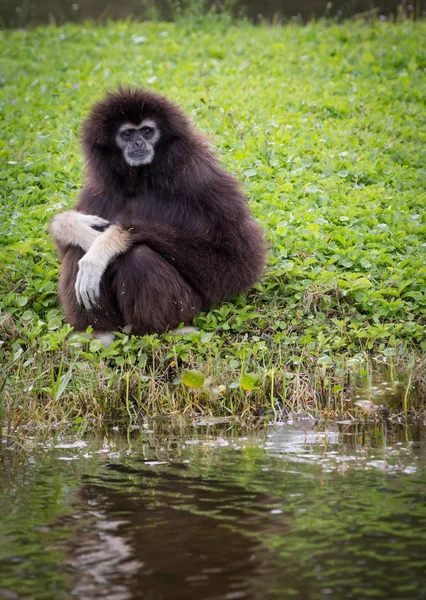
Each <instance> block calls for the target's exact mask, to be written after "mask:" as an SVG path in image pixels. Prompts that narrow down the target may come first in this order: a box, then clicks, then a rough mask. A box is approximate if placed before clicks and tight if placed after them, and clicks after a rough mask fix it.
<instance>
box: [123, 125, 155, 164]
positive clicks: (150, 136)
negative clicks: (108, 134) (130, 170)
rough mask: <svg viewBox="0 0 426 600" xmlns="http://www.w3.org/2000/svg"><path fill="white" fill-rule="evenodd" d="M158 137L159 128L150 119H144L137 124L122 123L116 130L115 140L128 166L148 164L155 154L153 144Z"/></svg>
mask: <svg viewBox="0 0 426 600" xmlns="http://www.w3.org/2000/svg"><path fill="white" fill-rule="evenodd" d="M159 139H160V130H159V128H158V126H157V124H156V123H155V121H153V120H152V119H144V120H143V121H142V122H141V123H139V125H133V124H132V123H124V124H123V125H121V127H120V128H119V130H118V133H117V135H116V138H115V141H116V143H117V146H118V147H119V148H120V150H121V151H122V153H123V158H124V160H125V161H126V163H127V164H128V165H129V166H130V167H140V166H142V165H149V164H150V163H151V162H152V161H153V160H154V156H155V145H156V144H157V142H158V140H159Z"/></svg>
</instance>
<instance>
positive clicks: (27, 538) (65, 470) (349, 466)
mask: <svg viewBox="0 0 426 600" xmlns="http://www.w3.org/2000/svg"><path fill="white" fill-rule="evenodd" d="M425 439H426V436H425V429H424V427H423V426H422V425H421V424H417V425H415V426H412V427H406V426H404V425H402V424H397V423H393V424H392V423H390V422H389V421H382V420H376V421H374V422H370V423H368V424H360V423H341V424H335V425H333V426H329V427H325V426H324V425H316V424H315V422H314V421H313V420H311V419H305V420H301V421H299V422H296V423H294V424H279V425H276V426H271V427H264V426H261V425H259V426H257V427H255V428H252V429H251V430H246V429H243V428H239V427H238V426H234V425H231V424H230V423H213V424H212V423H207V422H202V421H200V422H198V423H193V424H191V425H187V426H183V425H182V426H179V425H178V424H171V423H169V422H162V421H159V422H156V421H155V422H153V423H152V424H151V425H150V428H146V427H145V428H144V427H142V428H140V429H133V430H130V431H125V432H119V431H112V432H107V433H104V434H103V435H100V436H98V437H97V438H96V437H95V438H92V439H81V438H80V439H79V438H66V439H59V440H57V441H55V442H52V443H50V444H42V443H41V442H40V443H38V442H37V441H35V440H33V441H22V443H21V447H17V446H16V442H15V443H14V444H13V445H10V442H9V443H8V444H6V443H3V444H2V446H1V450H0V469H1V471H0V473H1V475H0V598H6V599H15V598H20V599H29V598H31V599H43V600H48V599H55V600H58V599H68V598H79V599H85V600H90V599H92V598H93V599H94V598H108V599H109V600H127V599H131V598H144V599H149V600H162V599H168V600H169V599H170V600H171V599H173V600H180V599H182V600H207V599H209V600H219V599H223V600H225V599H227V600H237V599H240V598H241V599H262V600H263V599H265V600H268V599H280V600H283V599H284V600H285V599H287V598H288V599H300V600H302V599H303V600H308V599H317V598H318V599H319V598H324V599H326V598H327V599H329V598H332V599H335V600H337V599H349V598H354V599H356V600H360V599H364V598H365V599H370V598H385V599H387V600H390V599H392V600H396V599H399V598H400V599H405V600H406V599H408V598H409V599H410V600H416V599H419V600H420V599H421V598H422V599H424V598H426V578H425V574H426V442H425Z"/></svg>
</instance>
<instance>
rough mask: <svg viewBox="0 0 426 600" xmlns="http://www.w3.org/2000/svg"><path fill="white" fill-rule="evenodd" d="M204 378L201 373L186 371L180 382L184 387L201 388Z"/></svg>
mask: <svg viewBox="0 0 426 600" xmlns="http://www.w3.org/2000/svg"><path fill="white" fill-rule="evenodd" d="M204 380H205V376H204V375H203V373H201V371H196V370H188V371H185V372H184V374H183V377H182V382H183V384H184V385H186V387H190V388H201V387H203V384H204Z"/></svg>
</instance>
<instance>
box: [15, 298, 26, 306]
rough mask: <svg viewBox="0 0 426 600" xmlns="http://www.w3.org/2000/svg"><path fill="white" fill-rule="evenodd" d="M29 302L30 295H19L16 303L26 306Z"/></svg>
mask: <svg viewBox="0 0 426 600" xmlns="http://www.w3.org/2000/svg"><path fill="white" fill-rule="evenodd" d="M27 302H28V297H27V296H19V298H17V299H16V304H17V305H18V306H25V305H26V304H27Z"/></svg>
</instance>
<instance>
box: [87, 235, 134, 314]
mask: <svg viewBox="0 0 426 600" xmlns="http://www.w3.org/2000/svg"><path fill="white" fill-rule="evenodd" d="M129 246H130V244H129V233H128V232H127V231H125V230H123V229H122V228H121V227H120V226H119V225H111V226H110V227H109V228H108V229H107V230H106V231H104V232H103V233H102V234H101V235H100V236H99V237H97V238H96V240H95V241H94V242H93V244H92V246H91V247H90V250H88V251H87V253H86V254H85V255H84V256H83V258H81V259H80V260H79V261H78V274H77V279H76V282H75V293H76V296H77V302H78V303H79V304H80V305H81V304H82V305H83V306H84V307H85V308H86V309H87V310H91V309H93V308H95V307H96V304H97V302H98V300H99V295H100V285H101V279H102V276H103V274H104V272H105V270H106V268H107V267H108V265H109V264H110V263H111V261H113V260H114V259H115V258H116V257H117V256H119V255H120V254H122V253H123V252H126V250H127V249H128V248H129Z"/></svg>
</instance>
